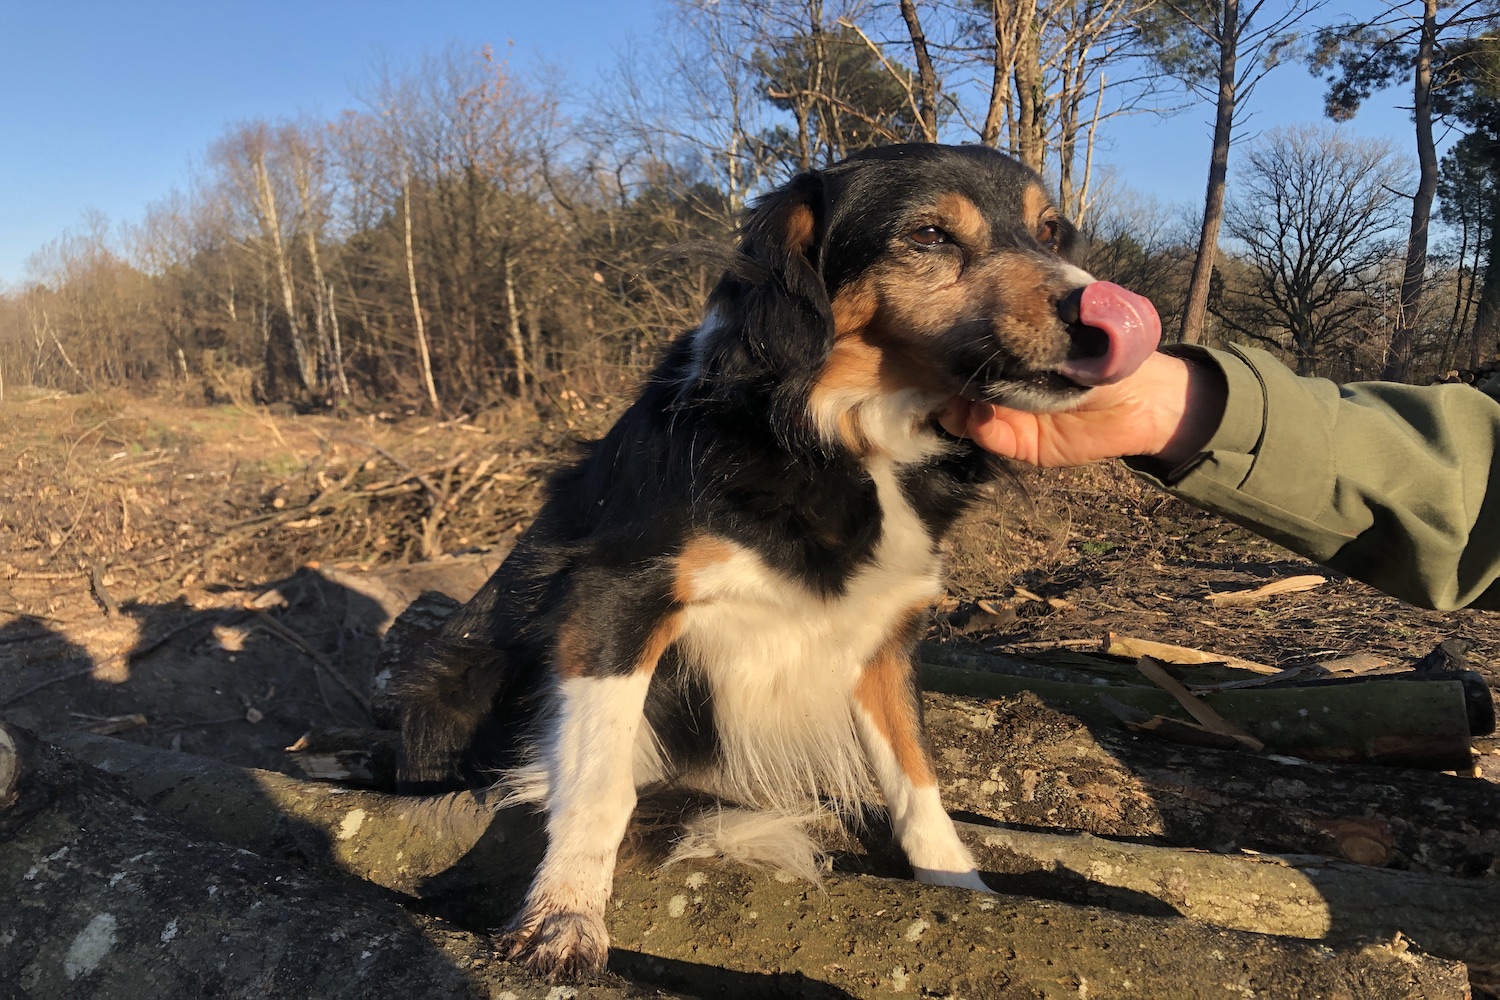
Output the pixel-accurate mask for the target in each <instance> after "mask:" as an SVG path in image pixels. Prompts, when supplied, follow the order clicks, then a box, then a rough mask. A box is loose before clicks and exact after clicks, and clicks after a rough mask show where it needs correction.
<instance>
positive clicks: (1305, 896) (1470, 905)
mask: <svg viewBox="0 0 1500 1000" xmlns="http://www.w3.org/2000/svg"><path fill="white" fill-rule="evenodd" d="M958 830H959V835H960V836H961V837H963V839H964V841H965V843H967V844H968V845H969V847H970V849H971V850H973V852H974V856H975V859H976V860H977V861H978V862H979V865H980V867H981V868H982V869H983V870H984V871H985V872H986V873H993V874H989V880H990V882H991V883H992V884H993V885H994V886H995V887H996V888H998V889H1001V890H1003V891H1005V892H1010V893H1018V894H1019V893H1024V894H1028V895H1041V896H1045V897H1046V898H1049V899H1060V900H1064V901H1066V902H1070V903H1081V904H1088V905H1093V906H1104V907H1107V908H1109V909H1113V910H1124V911H1126V912H1132V913H1143V912H1145V913H1150V912H1155V913H1163V912H1165V913H1175V914H1181V915H1182V916H1185V917H1189V918H1191V919H1193V920H1197V921H1201V922H1203V923H1206V924H1212V925H1213V926H1215V927H1228V928H1232V929H1235V930H1244V931H1255V932H1257V933H1261V934H1281V935H1285V936H1288V937H1299V938H1307V939H1310V940H1315V941H1330V942H1343V943H1347V942H1353V941H1362V940H1363V941H1372V940H1390V939H1391V938H1393V937H1394V936H1396V935H1397V934H1400V935H1402V936H1404V937H1406V938H1409V939H1411V940H1412V941H1414V942H1416V944H1417V945H1418V946H1419V947H1420V948H1421V949H1422V950H1423V951H1425V952H1427V953H1428V954H1432V955H1438V956H1441V957H1444V958H1454V959H1458V960H1461V961H1465V962H1471V963H1476V964H1482V965H1492V964H1496V963H1500V882H1497V881H1495V880H1494V879H1457V878H1449V877H1445V876H1433V875H1418V874H1415V873H1413V872H1402V871H1391V870H1387V869H1380V868H1371V867H1368V866H1366V865H1356V864H1350V863H1347V862H1339V861H1334V860H1331V859H1329V858H1321V857H1316V856H1312V855H1301V856H1289V855H1275V854H1258V855H1256V854H1252V855H1245V854H1213V853H1210V852H1208V851H1188V850H1181V849H1177V848H1168V847H1152V846H1148V845H1145V844H1133V843H1128V842H1125V841H1117V840H1105V839H1103V838H1100V837H1095V836H1091V835H1090V834H1086V833H1084V834H1053V833H1037V832H1034V831H1031V830H1014V829H1009V828H1005V827H995V826H982V825H979V824H975V823H959V824H958ZM1153 904H1154V905H1153Z"/></svg>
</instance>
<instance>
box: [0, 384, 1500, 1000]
mask: <svg viewBox="0 0 1500 1000" xmlns="http://www.w3.org/2000/svg"><path fill="white" fill-rule="evenodd" d="M614 405H617V404H615V403H614V402H613V401H607V402H605V403H601V404H597V405H595V406H592V407H585V406H583V405H582V404H581V403H578V402H577V401H575V402H574V403H573V406H572V409H571V410H569V411H568V412H566V413H563V414H561V415H558V416H555V417H553V418H552V419H550V420H549V419H539V418H538V417H537V416H536V415H535V414H534V413H530V412H529V411H521V410H515V411H510V412H498V411H497V412H493V413H489V414H485V415H483V416H482V417H479V418H473V419H461V420H456V421H439V420H434V419H431V418H423V417H420V416H414V415H403V414H383V413H382V414H373V415H371V414H366V415H359V416H353V415H351V416H348V417H337V416H329V415H313V416H305V415H304V416H297V415H290V414H287V415H273V414H270V413H267V412H264V411H261V410H253V411H252V410H249V409H243V408H237V407H218V408H209V407H203V406H191V405H183V404H180V403H175V402H172V401H166V400H161V399H136V398H129V397H125V396H55V395H52V396H46V395H37V396H31V397H28V398H21V399H17V398H15V397H14V395H12V396H11V397H9V398H8V399H7V401H6V402H4V403H0V497H3V498H4V502H3V504H0V718H5V719H7V720H9V721H11V722H14V723H17V724H19V725H21V726H24V727H27V728H30V729H33V730H36V731H39V732H42V733H47V732H56V731H59V730H64V729H74V730H87V731H91V732H96V733H105V734H110V735H114V736H118V737H119V738H122V739H126V740H132V741H136V742H140V743H144V744H148V745H151V746H156V747H163V748H171V749H180V750H184V751H188V752H192V753H197V754H203V755H207V756H212V757H217V758H220V759H223V760H226V761H229V762H231V763H235V764H242V765H253V766H258V767H264V768H272V769H276V770H283V771H288V772H293V773H295V772H296V768H295V767H294V766H293V764H292V762H291V760H290V758H289V757H288V756H287V754H286V753H285V752H284V748H286V747H287V746H289V745H290V744H292V743H293V742H294V741H296V740H297V739H298V737H300V736H301V735H303V734H304V733H306V732H308V731H309V730H312V729H314V728H318V727H328V726H368V725H369V724H370V721H371V716H370V712H369V707H368V701H367V698H368V693H369V692H370V690H371V683H372V676H373V673H374V664H375V658H376V653H377V651H378V648H379V640H380V635H381V633H382V632H383V629H384V628H385V626H386V625H388V624H389V622H390V620H391V618H392V616H393V615H394V613H395V612H396V611H398V610H399V605H400V603H401V601H400V600H397V601H395V603H393V595H394V598H400V599H401V600H409V599H410V598H412V597H414V596H416V594H417V593H419V592H420V591H421V590H422V589H424V588H425V587H427V586H430V585H431V582H430V581H431V580H435V579H438V578H441V581H442V586H443V587H444V588H445V589H448V590H450V591H453V592H455V594H454V595H455V596H457V597H460V598H462V597H465V596H467V593H466V592H465V591H472V589H474V588H477V587H478V585H479V584H480V583H481V582H482V581H483V579H484V578H485V576H487V575H488V573H489V572H490V571H491V570H492V569H493V567H494V566H495V565H497V564H498V561H499V560H500V559H501V558H503V556H504V554H505V552H506V551H508V549H509V546H510V544H511V542H512V540H513V539H514V537H515V535H516V534H517V533H518V532H519V531H520V530H521V529H522V528H523V527H524V525H525V524H526V523H527V520H528V518H529V515H530V513H531V512H532V511H533V510H534V509H535V507H536V505H537V503H538V500H539V492H540V485H541V483H542V481H543V479H544V478H545V476H546V474H547V472H548V470H549V469H550V468H551V467H553V466H554V465H555V464H556V463H557V462H558V461H560V460H562V459H563V458H565V457H566V456H567V455H568V454H569V453H570V451H571V448H570V442H573V441H576V440H577V439H578V438H580V437H583V436H586V435H589V434H595V433H598V432H599V431H600V430H601V429H602V427H603V426H604V424H605V423H606V422H607V420H608V419H609V416H610V411H611V408H612V407H613V406H614ZM949 556H950V562H951V564H952V568H953V572H952V578H951V582H950V596H949V598H948V600H947V601H945V602H944V604H943V605H942V606H941V607H940V608H939V611H938V613H937V615H935V617H934V620H933V623H932V626H931V629H930V633H929V637H930V638H935V639H939V640H942V641H946V642H949V643H953V644H956V645H962V646H968V647H975V648H980V649H986V650H1000V651H1009V652H1024V651H1026V650H1028V649H1039V648H1045V647H1048V646H1054V645H1059V644H1061V645H1065V646H1071V647H1073V648H1078V647H1079V646H1080V645H1081V644H1083V643H1084V642H1086V641H1088V640H1092V639H1097V638H1099V637H1101V636H1102V635H1104V634H1105V633H1108V632H1115V633H1118V634H1122V635H1128V636H1135V637H1140V638H1148V639H1154V640H1157V641H1162V642H1168V643H1173V644H1177V645H1184V646H1190V647H1194V648H1198V649H1202V650H1208V651H1213V652H1217V653H1223V654H1229V655H1233V656H1238V657H1243V658H1246V659H1250V660H1255V661H1258V662H1261V663H1265V664H1270V665H1275V666H1285V665H1288V664H1292V663H1297V662H1303V661H1310V660H1325V659H1331V658H1335V657H1341V656H1348V655H1351V654H1355V653H1366V654H1373V655H1376V656H1380V657H1385V658H1389V659H1392V660H1397V661H1407V660H1413V659H1416V658H1418V657H1420V656H1422V655H1424V654H1426V653H1428V652H1429V651H1431V650H1432V649H1433V648H1434V647H1435V646H1436V645H1437V644H1438V643H1439V642H1441V641H1443V640H1446V639H1450V638H1462V639H1465V640H1468V641H1469V642H1470V643H1471V649H1470V652H1469V654H1468V655H1469V660H1470V662H1469V665H1470V666H1471V667H1472V668H1474V669H1477V670H1479V671H1481V672H1483V673H1484V674H1485V675H1486V677H1487V679H1488V680H1489V681H1490V683H1491V686H1492V687H1493V688H1500V630H1497V629H1496V627H1495V619H1494V617H1493V616H1492V615H1491V614H1489V613H1484V612H1476V611H1461V612H1454V613H1435V612H1426V611H1422V610H1419V609H1415V608H1411V607H1408V606H1406V605H1403V604H1401V603H1400V602H1398V601H1395V600H1393V599H1391V598H1387V597H1384V596H1382V595H1380V594H1378V593H1376V592H1375V591H1373V590H1371V589H1370V588H1368V587H1365V586H1363V585H1362V584H1358V583H1355V582H1352V581H1349V580H1346V579H1343V578H1340V577H1337V576H1333V575H1331V574H1326V573H1324V572H1323V571H1321V570H1318V569H1317V568H1316V567H1314V566H1312V565H1311V564H1310V563H1307V562H1306V561H1304V560H1302V559H1299V558H1297V557H1294V556H1291V555H1290V554H1288V553H1286V552H1285V551H1284V550H1281V549H1279V548H1277V547H1275V546H1273V545H1271V544H1269V543H1266V542H1263V541H1261V540H1259V539H1257V538H1255V537H1254V536H1253V535H1251V534H1249V533H1248V532H1245V531H1243V530H1240V529H1238V528H1235V527H1233V526H1231V525H1228V524H1226V523H1225V522H1222V521H1219V520H1217V519H1214V518H1212V517H1209V516H1207V515H1204V514H1202V513H1200V512H1198V511H1195V510H1194V509H1192V508H1190V507H1188V506H1186V505H1184V504H1182V503H1179V502H1177V501H1175V500H1173V499H1171V498H1169V497H1166V496H1164V495H1162V494H1160V493H1159V492H1156V491H1153V490H1151V489H1150V488H1149V487H1146V486H1144V485H1142V484H1140V483H1138V482H1137V481H1135V480H1134V479H1132V478H1131V477H1130V476H1129V475H1128V473H1126V472H1124V471H1123V470H1122V469H1119V468H1102V469H1094V470H1086V471H1080V472H1066V473H1036V472H1023V473H1018V474H1017V476H1016V481H1015V482H1014V483H1012V484H1010V485H1007V486H1005V487H1003V488H1001V489H1000V490H999V491H998V493H997V496H996V498H995V499H994V500H993V501H992V502H990V503H986V504H985V505H983V506H982V507H981V509H980V510H978V511H976V512H975V514H974V515H973V516H971V517H970V518H969V519H968V521H967V522H966V523H965V524H964V526H963V528H962V530H961V531H960V532H959V533H958V535H957V537H956V539H955V540H954V542H953V544H952V546H951V551H950V553H949ZM434 560H437V563H436V567H437V568H436V569H434V568H433V567H432V565H431V564H432V562H433V561H434ZM414 564H422V565H421V566H420V567H419V568H418V569H415V570H414V569H412V568H411V567H412V566H413V565H414ZM1309 573H1319V574H1321V575H1325V576H1328V580H1327V582H1325V583H1323V584H1322V585H1320V586H1317V587H1315V588H1314V589H1311V590H1307V591H1303V592H1299V593H1292V594H1286V595H1282V596H1278V597H1274V598H1271V599H1269V600H1265V601H1262V602H1259V603H1256V604H1253V605H1248V606H1240V607H1233V606H1225V607H1221V606H1217V605H1215V604H1214V603H1211V602H1210V601H1208V600H1207V597H1208V595H1210V594H1214V593H1220V592H1224V591H1232V590H1243V589H1248V588H1253V587H1256V586H1259V585H1261V584H1265V583H1268V582H1270V581H1273V580H1277V579H1280V578H1284V577H1289V576H1294V575H1299V574H1309ZM1479 750H1480V751H1481V753H1482V754H1483V756H1482V757H1481V758H1480V760H1481V771H1482V776H1483V777H1484V778H1486V779H1488V780H1500V740H1496V739H1494V738H1487V739H1483V740H1480V741H1479ZM1491 762H1492V763H1491ZM1476 986H1480V987H1481V989H1483V984H1481V983H1478V982H1476ZM1482 995H1494V994H1482Z"/></svg>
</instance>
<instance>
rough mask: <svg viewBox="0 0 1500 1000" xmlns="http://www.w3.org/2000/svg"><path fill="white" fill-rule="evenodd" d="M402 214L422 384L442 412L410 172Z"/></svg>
mask: <svg viewBox="0 0 1500 1000" xmlns="http://www.w3.org/2000/svg"><path fill="white" fill-rule="evenodd" d="M401 216H402V220H403V222H404V225H403V228H402V232H403V236H404V240H405V245H406V286H407V288H408V289H409V290H410V292H411V315H412V322H413V323H414V324H415V325H416V331H417V357H418V359H419V360H420V361H421V364H422V385H423V387H424V388H426V390H427V401H428V402H429V403H431V404H432V412H433V413H441V412H442V411H443V408H442V406H441V404H439V403H438V394H437V384H436V383H435V382H433V380H432V354H431V353H430V352H429V351H428V350H427V326H426V324H425V323H423V322H422V302H421V300H420V299H419V298H418V297H417V264H416V259H415V257H414V255H413V254H412V249H411V175H410V173H407V174H406V175H404V176H403V177H402V184H401Z"/></svg>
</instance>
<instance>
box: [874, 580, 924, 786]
mask: <svg viewBox="0 0 1500 1000" xmlns="http://www.w3.org/2000/svg"><path fill="white" fill-rule="evenodd" d="M926 611H927V605H926V604H925V603H923V604H918V605H916V606H914V607H913V608H912V609H911V610H910V611H909V612H908V613H907V620H908V622H909V623H910V624H915V623H916V622H917V621H918V620H919V616H920V615H922V614H924V613H925V612H926ZM905 631H906V628H902V629H899V630H898V635H899V634H900V633H902V632H905ZM911 671H912V665H911V659H910V657H909V656H908V655H907V653H906V652H905V651H904V649H903V648H902V647H901V645H900V643H899V640H897V641H893V642H891V643H890V644H888V645H887V646H886V647H885V648H883V649H881V650H880V652H878V653H876V654H875V658H874V659H873V660H871V661H870V662H869V663H868V664H867V665H866V666H865V668H864V670H863V671H862V672H861V673H860V675H859V681H858V683H857V684H855V686H854V698H855V700H856V701H858V702H859V704H860V707H862V708H863V709H864V710H865V711H866V712H868V713H869V715H870V722H871V723H872V724H873V725H874V727H875V729H876V730H877V731H878V732H879V733H880V735H881V736H883V737H884V738H885V741H886V742H887V743H889V744H890V747H891V752H892V753H893V754H895V756H896V764H897V766H899V767H900V768H901V770H902V771H903V772H905V774H906V776H907V778H909V779H910V780H911V783H912V784H913V785H914V786H916V787H917V788H929V787H931V786H933V785H936V784H937V775H936V774H934V773H933V770H932V764H931V762H930V761H929V760H928V756H927V749H926V747H924V746H923V745H922V727H921V722H920V721H919V716H918V714H917V706H916V705H915V704H914V703H913V696H914V695H915V689H914V688H913V686H912V684H911V680H910V677H911Z"/></svg>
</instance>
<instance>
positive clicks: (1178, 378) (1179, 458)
mask: <svg viewBox="0 0 1500 1000" xmlns="http://www.w3.org/2000/svg"><path fill="white" fill-rule="evenodd" d="M1158 357H1160V358H1162V361H1163V364H1164V367H1165V370H1166V378H1165V381H1166V385H1165V386H1164V387H1163V390H1162V391H1163V395H1162V397H1161V398H1160V401H1159V405H1160V407H1161V408H1162V420H1161V435H1162V437H1161V443H1160V445H1159V447H1158V448H1157V450H1155V451H1154V452H1152V453H1150V455H1149V457H1151V458H1155V459H1157V460H1158V461H1160V462H1163V463H1166V464H1167V465H1177V464H1180V463H1182V462H1186V461H1187V460H1189V459H1191V458H1193V457H1194V456H1196V455H1198V454H1200V453H1201V452H1202V451H1203V450H1204V448H1205V447H1206V446H1207V445H1208V442H1209V441H1210V440H1211V439H1212V438H1213V436H1214V432H1215V431H1217V430H1218V428H1219V423H1220V421H1221V420H1222V419H1223V417H1224V407H1225V403H1226V401H1227V399H1228V386H1227V384H1226V383H1225V380H1224V375H1223V373H1222V372H1220V371H1219V370H1218V369H1217V368H1216V367H1214V366H1213V365H1211V364H1205V363H1203V362H1202V361H1198V360H1194V359H1192V358H1187V357H1181V356H1173V355H1158Z"/></svg>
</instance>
